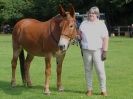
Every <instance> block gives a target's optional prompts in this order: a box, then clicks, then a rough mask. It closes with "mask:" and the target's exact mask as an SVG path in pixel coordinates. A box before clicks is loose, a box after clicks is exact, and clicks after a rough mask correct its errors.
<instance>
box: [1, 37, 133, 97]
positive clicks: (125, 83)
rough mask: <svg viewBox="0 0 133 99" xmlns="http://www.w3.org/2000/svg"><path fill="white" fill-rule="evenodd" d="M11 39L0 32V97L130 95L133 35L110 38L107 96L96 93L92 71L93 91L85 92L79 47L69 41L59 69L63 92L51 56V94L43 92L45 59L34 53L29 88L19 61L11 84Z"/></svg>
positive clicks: (132, 68)
mask: <svg viewBox="0 0 133 99" xmlns="http://www.w3.org/2000/svg"><path fill="white" fill-rule="evenodd" d="M11 58H12V43H11V35H0V99H87V98H88V99H103V98H106V99H133V39H131V38H126V37H125V38H124V37H114V38H110V43H109V51H108V57H107V61H106V62H105V65H106V67H105V68H106V74H107V89H108V93H109V96H108V97H102V96H100V95H99V93H100V90H99V85H98V80H97V76H96V74H95V71H94V84H93V85H94V95H93V96H91V97H87V96H86V95H85V92H86V86H85V79H84V69H83V61H82V57H81V54H80V49H79V47H77V46H76V45H75V46H73V45H71V46H70V48H69V50H68V51H67V54H66V57H65V60H64V64H63V72H62V82H63V85H64V88H65V90H64V92H58V91H57V90H56V64H55V58H53V59H52V75H51V83H50V89H51V92H52V93H51V95H50V96H46V95H44V94H43V83H44V79H45V78H44V61H43V60H44V59H43V58H41V57H35V59H34V60H33V62H32V64H31V69H30V74H31V79H32V82H33V87H32V88H26V87H23V86H22V81H21V76H20V70H19V62H18V67H17V72H16V78H17V87H16V88H11V87H10V80H11Z"/></svg>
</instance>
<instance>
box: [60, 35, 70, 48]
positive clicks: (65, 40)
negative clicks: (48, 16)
mask: <svg viewBox="0 0 133 99" xmlns="http://www.w3.org/2000/svg"><path fill="white" fill-rule="evenodd" d="M69 41H70V39H69V38H67V37H64V36H61V37H60V40H59V43H58V46H59V48H60V50H61V51H66V50H67V48H68V45H69Z"/></svg>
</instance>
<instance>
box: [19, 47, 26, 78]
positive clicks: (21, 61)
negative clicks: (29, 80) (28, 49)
mask: <svg viewBox="0 0 133 99" xmlns="http://www.w3.org/2000/svg"><path fill="white" fill-rule="evenodd" d="M19 61H20V71H21V77H22V80H23V81H24V80H25V67H24V61H25V56H24V50H23V49H22V50H21V52H20V54H19Z"/></svg>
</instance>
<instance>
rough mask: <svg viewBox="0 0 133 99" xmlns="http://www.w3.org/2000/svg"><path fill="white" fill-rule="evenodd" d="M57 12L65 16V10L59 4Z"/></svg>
mask: <svg viewBox="0 0 133 99" xmlns="http://www.w3.org/2000/svg"><path fill="white" fill-rule="evenodd" d="M59 13H60V15H61V16H63V17H66V12H65V10H64V8H63V7H62V5H61V4H60V5H59Z"/></svg>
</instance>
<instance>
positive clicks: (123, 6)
mask: <svg viewBox="0 0 133 99" xmlns="http://www.w3.org/2000/svg"><path fill="white" fill-rule="evenodd" d="M69 3H72V4H73V5H74V7H75V10H76V12H80V13H86V11H87V10H88V9H89V8H90V7H92V6H98V7H99V8H100V11H101V12H103V13H105V14H106V15H107V20H108V21H109V22H108V23H109V24H110V25H112V26H113V25H130V24H132V23H133V21H132V17H133V13H132V9H133V6H132V5H133V1H132V0H1V1H0V24H2V23H4V22H8V23H10V24H15V23H16V21H18V20H19V19H21V18H36V19H39V20H48V19H49V18H51V17H52V16H55V15H56V14H58V5H59V4H63V5H64V7H65V8H67V6H68V4H69Z"/></svg>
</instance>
